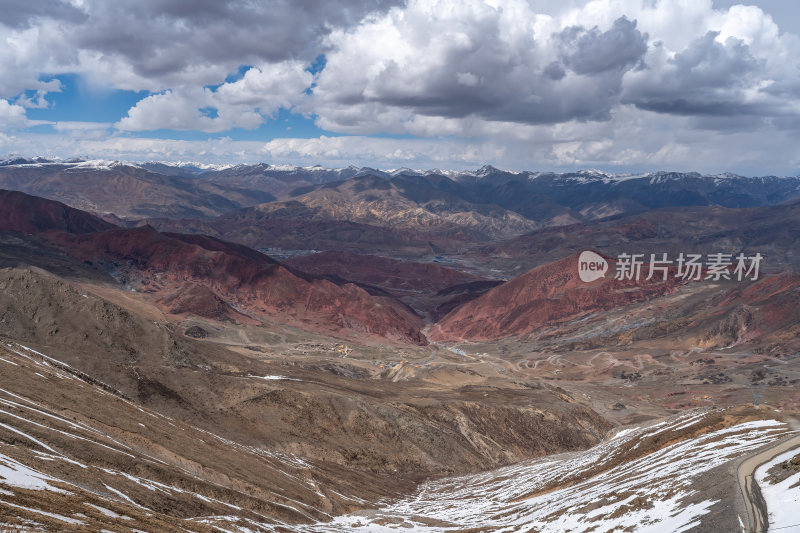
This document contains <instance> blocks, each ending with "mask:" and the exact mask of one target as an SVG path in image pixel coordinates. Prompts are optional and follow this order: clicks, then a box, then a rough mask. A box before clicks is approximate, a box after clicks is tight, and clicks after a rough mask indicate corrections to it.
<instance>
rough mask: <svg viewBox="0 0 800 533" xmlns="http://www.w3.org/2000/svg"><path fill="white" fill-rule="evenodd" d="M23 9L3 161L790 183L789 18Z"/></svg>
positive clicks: (397, 2)
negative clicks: (259, 164) (786, 179)
mask: <svg viewBox="0 0 800 533" xmlns="http://www.w3.org/2000/svg"><path fill="white" fill-rule="evenodd" d="M14 3H15V2H12V6H13V4H14ZM128 4H130V5H128ZM16 7H17V8H16V9H11V10H6V11H7V12H8V14H5V15H3V16H2V17H0V40H3V41H4V44H5V46H2V47H0V156H1V155H2V154H10V153H17V154H21V155H28V156H34V155H45V156H54V157H74V156H86V157H97V158H104V159H129V160H145V159H157V160H197V161H201V162H218V163H237V162H255V161H266V162H270V163H295V164H323V165H327V166H345V165H348V164H357V165H369V166H375V167H381V168H396V167H400V166H409V167H413V168H433V167H439V168H474V167H478V166H481V165H483V164H493V165H495V166H498V167H502V168H510V169H530V170H549V169H576V168H600V169H603V170H609V171H618V172H636V171H639V170H642V171H647V170H655V169H675V170H699V171H702V172H712V173H713V172H723V171H734V172H739V173H744V174H762V175H763V174H792V175H794V174H797V173H798V166H799V165H800V151H798V149H797V148H796V146H800V145H798V142H797V141H798V140H799V139H798V137H800V135H798V132H800V60H798V58H800V38H798V36H797V33H798V25H800V9H798V8H797V7H795V5H794V4H793V3H791V2H780V1H777V0H762V1H761V2H755V3H753V4H752V5H738V4H736V3H735V2H732V1H728V0H715V1H713V2H712V1H711V0H705V1H703V0H692V1H689V0H670V1H665V0H656V1H653V0H638V1H637V0H595V1H592V2H586V1H565V2H547V1H537V0H529V1H526V0H466V1H457V0H436V1H434V0H408V1H401V0H378V1H376V0H346V1H342V2H340V3H338V4H336V5H334V4H332V3H324V2H319V3H314V2H312V3H307V4H304V5H303V6H299V5H296V4H295V3H291V2H288V3H279V4H277V3H275V4H269V5H268V4H253V3H247V2H244V0H225V1H220V2H199V3H198V2H191V1H188V0H186V1H180V0H169V1H167V0H153V1H152V2H148V3H147V4H141V3H137V2H135V1H134V0H120V1H119V2H114V3H109V2H103V1H101V0H62V1H60V2H55V3H54V2H46V1H44V0H29V1H26V2H21V1H20V2H18V6H16ZM267 36H268V37H267Z"/></svg>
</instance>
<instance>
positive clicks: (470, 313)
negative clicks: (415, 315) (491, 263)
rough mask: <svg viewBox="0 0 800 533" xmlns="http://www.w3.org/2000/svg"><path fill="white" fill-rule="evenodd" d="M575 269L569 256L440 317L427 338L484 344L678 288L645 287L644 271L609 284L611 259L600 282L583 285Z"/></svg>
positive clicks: (655, 283)
mask: <svg viewBox="0 0 800 533" xmlns="http://www.w3.org/2000/svg"><path fill="white" fill-rule="evenodd" d="M577 265H578V256H577V255H572V256H569V257H566V258H564V259H561V260H559V261H556V262H553V263H548V264H546V265H543V266H541V267H538V268H535V269H533V270H531V271H529V272H527V273H525V274H523V275H521V276H518V277H516V278H514V279H512V280H511V281H509V282H507V283H504V284H502V285H499V286H498V287H495V288H494V289H491V290H490V291H488V292H487V293H486V294H484V295H483V296H480V297H479V298H476V299H475V300H472V301H471V302H468V303H466V304H464V305H463V306H461V307H459V308H457V309H455V310H453V311H452V312H450V313H448V314H447V315H445V316H444V318H442V320H441V321H440V322H439V323H438V324H436V326H434V327H433V328H432V329H431V332H430V333H429V337H430V338H431V339H435V340H462V339H474V340H487V339H497V338H501V337H509V336H512V335H519V336H523V335H525V334H528V333H531V332H533V331H535V330H537V329H538V328H541V327H543V326H545V325H548V324H554V323H558V322H564V321H567V320H570V319H573V318H576V317H578V316H581V315H584V314H587V313H592V312H597V311H604V310H608V309H614V308H618V307H622V306H625V305H627V304H630V303H634V302H639V301H643V300H648V299H650V298H655V297H657V296H661V295H663V294H666V293H668V292H671V291H673V290H675V288H676V286H677V283H676V281H675V280H674V277H673V276H669V277H668V279H667V281H666V282H663V281H656V280H655V279H654V280H652V281H649V282H648V281H644V279H643V278H644V277H646V276H645V275H644V270H645V269H643V275H642V279H641V280H640V281H639V282H638V283H637V282H635V281H627V280H626V281H617V280H614V279H611V278H613V276H614V271H615V265H614V262H613V260H610V259H609V272H608V273H607V274H606V278H605V279H600V280H597V281H594V282H592V283H584V282H583V281H581V280H580V278H579V277H578V269H577ZM656 277H658V276H656ZM658 279H659V280H660V277H659V278H658Z"/></svg>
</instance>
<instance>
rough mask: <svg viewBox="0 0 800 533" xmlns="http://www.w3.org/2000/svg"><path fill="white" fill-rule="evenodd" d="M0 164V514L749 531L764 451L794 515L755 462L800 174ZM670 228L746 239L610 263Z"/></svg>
mask: <svg viewBox="0 0 800 533" xmlns="http://www.w3.org/2000/svg"><path fill="white" fill-rule="evenodd" d="M109 179H111V182H108V180H109ZM93 183H94V184H100V183H109V185H108V188H105V189H104V188H101V187H99V186H94V185H91V184H93ZM0 186H3V187H8V188H9V189H10V190H3V191H0V208H1V209H0V370H2V382H1V383H0V523H1V524H2V525H3V526H2V527H7V528H10V530H11V531H14V530H20V531H26V530H45V531H65V530H75V531H84V530H88V531H99V530H101V529H104V530H107V531H131V530H134V529H138V530H142V531H175V530H178V529H182V530H187V531H264V532H272V531H275V532H279V531H280V532H288V531H296V532H311V531H319V532H325V531H376V532H377V531H404V530H407V531H509V532H511V531H528V530H533V531H565V530H570V531H594V530H603V531H604V530H607V529H614V528H617V529H618V530H627V531H634V530H636V531H638V530H640V529H641V528H644V527H645V526H646V527H647V528H650V529H641V530H652V531H673V530H674V531H678V530H681V531H723V530H724V531H739V530H742V531H751V530H753V529H752V528H751V525H750V522H749V516H750V514H749V513H750V512H751V511H750V510H752V508H753V505H755V504H754V503H753V501H750V502H749V503H748V501H747V500H743V499H742V495H741V494H740V493H739V492H738V490H739V489H738V484H737V474H736V469H737V468H738V466H737V465H738V464H739V462H740V461H741V460H743V459H745V458H747V457H750V456H754V457H756V456H758V457H761V456H762V455H763V458H764V460H763V462H758V461H760V460H761V459H759V460H758V461H756V463H758V464H754V465H753V470H754V472H756V473H755V474H754V476H755V477H754V478H753V479H757V480H758V483H759V485H760V486H761V491H762V493H763V494H764V496H757V495H756V492H753V494H754V495H753V496H751V498H753V499H757V498H763V500H764V501H765V502H766V503H763V502H761V501H760V500H759V501H758V502H755V503H756V504H758V505H761V506H762V507H764V506H765V507H764V508H766V509H767V511H766V513H764V512H762V513H761V515H760V516H761V518H760V520H761V525H762V527H763V522H764V520H765V519H766V521H767V522H768V523H769V524H774V521H775V520H777V519H778V518H779V517H780V518H781V520H783V518H782V517H781V515H780V513H778V514H774V513H775V512H776V511H773V510H772V509H771V508H770V507H769V506H770V503H769V502H770V501H775V498H781V497H783V496H781V494H784V493H787V491H788V493H790V494H791V489H790V488H787V487H788V485H789V483H787V482H786V480H787V479H795V478H796V473H795V471H794V470H791V468H793V467H790V468H789V472H788V473H787V475H786V476H783V477H782V476H779V475H776V474H774V473H773V474H771V477H769V476H767V475H765V474H763V471H762V470H758V467H759V466H760V465H761V464H766V463H767V462H768V461H771V460H772V459H773V457H772V456H770V457H767V456H768V455H769V454H766V453H765V450H766V449H767V448H770V447H772V446H777V445H781V443H783V442H784V440H787V439H790V438H792V437H793V436H794V435H795V434H796V432H797V431H798V429H800V426H798V423H799V422H798V420H800V387H798V385H800V307H799V306H798V305H797V303H798V302H800V274H798V271H797V268H796V265H797V255H796V250H797V249H798V248H797V244H798V239H800V233H798V231H797V229H796V228H797V227H798V226H797V224H795V222H796V221H797V220H798V216H800V215H799V214H798V210H797V206H798V203H797V199H798V198H800V182H798V181H797V179H796V178H772V177H765V178H745V177H741V176H733V175H726V176H701V175H699V174H693V173H687V174H678V173H653V174H650V175H641V176H639V175H637V176H628V175H624V176H613V175H608V174H602V173H596V172H588V171H587V172H580V173H569V174H560V175H559V174H549V173H533V172H528V173H510V172H504V171H500V170H497V169H494V168H490V167H484V168H482V169H479V170H478V171H475V172H461V173H454V172H442V171H431V172H418V171H410V170H408V169H402V170H399V171H392V172H388V171H377V170H374V169H363V168H355V167H350V168H345V169H323V168H322V167H312V168H303V167H271V166H269V165H254V166H251V167H245V166H239V167H225V168H223V167H213V168H212V167H208V168H202V167H199V166H195V167H193V166H186V165H183V166H180V165H169V164H165V163H139V164H133V163H123V162H96V161H71V162H65V161H55V162H54V161H48V160H21V161H18V160H14V161H7V162H4V163H3V165H0ZM117 187H118V189H117ZM121 191H125V192H124V193H123V192H121ZM655 197H657V198H658V201H657V202H656V203H653V202H654V200H652V198H655ZM522 199H527V201H528V202H529V205H528V206H527V207H526V206H525V205H522V204H523V202H522ZM582 250H593V251H595V252H597V253H598V254H600V256H601V258H604V260H606V261H607V262H608V264H609V274H608V275H606V276H605V277H603V278H600V279H597V280H595V281H591V282H584V281H582V280H581V279H580V277H579V273H578V253H579V252H580V251H582ZM273 251H274V252H275V253H273ZM681 251H686V252H692V253H694V252H699V253H704V254H711V253H716V252H726V253H732V254H733V253H734V252H736V253H738V252H743V253H747V254H752V253H755V252H761V253H762V254H763V255H764V257H765V260H764V265H763V270H762V272H761V275H760V276H759V277H758V279H745V280H742V281H738V280H736V279H735V278H734V279H724V278H723V279H719V280H712V279H705V276H701V279H698V280H685V279H681V278H679V277H678V276H677V272H676V268H675V267H674V266H673V267H670V269H668V270H667V271H666V272H665V276H664V279H662V278H660V277H658V276H657V277H655V278H653V279H645V277H644V276H643V277H642V278H641V279H614V276H613V273H614V271H615V270H616V269H617V268H618V266H617V265H618V263H619V258H618V256H619V254H621V253H647V254H649V253H662V252H663V253H668V254H670V256H676V255H677V254H678V253H680V252H681ZM706 272H707V271H706V270H704V271H703V272H702V273H703V274H705V273H706ZM787 442H788V440H787ZM792 450H794V453H795V455H796V452H797V450H796V449H795V448H793V447H791V446H789V447H787V448H786V449H785V450H784V451H783V452H782V453H783V454H784V455H786V454H789V453H790V452H792ZM781 457H782V459H781V461H789V464H793V463H791V461H792V460H793V457H794V455H791V456H789V455H786V457H783V456H781ZM781 464H783V463H781ZM773 466H774V465H773ZM765 468H766V467H765ZM773 470H774V469H773ZM768 478H769V479H768ZM781 491H783V492H781ZM779 493H780V494H779ZM776 494H778V495H777V496H776ZM772 505H773V506H774V503H773V504H772ZM759 509H761V507H759ZM762 511H763V509H762ZM770 513H773V514H770ZM771 516H772V518H770V517H771ZM764 517H766V518H764Z"/></svg>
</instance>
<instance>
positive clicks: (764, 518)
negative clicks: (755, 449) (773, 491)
mask: <svg viewBox="0 0 800 533" xmlns="http://www.w3.org/2000/svg"><path fill="white" fill-rule="evenodd" d="M798 447H800V435H798V436H795V437H791V438H789V439H786V440H783V441H781V442H779V443H777V444H775V445H774V446H771V447H769V448H767V449H766V450H763V451H761V452H759V453H757V454H756V455H753V456H752V457H748V458H747V459H745V460H744V461H742V463H741V464H740V465H739V468H738V469H737V472H736V478H737V481H738V482H739V491H740V492H741V494H742V499H743V500H744V509H745V514H746V515H747V531H748V533H765V532H766V531H767V529H768V527H769V513H768V512H767V504H766V502H765V501H764V498H763V497H762V496H761V490H760V489H759V488H758V484H757V483H756V482H755V480H754V479H753V475H754V474H755V471H756V469H757V468H758V467H759V466H761V465H762V464H764V463H766V462H768V461H770V460H772V459H773V458H774V457H775V456H777V455H778V454H781V453H783V452H785V451H788V450H791V449H792V448H798Z"/></svg>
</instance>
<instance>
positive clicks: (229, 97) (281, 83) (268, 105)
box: [117, 61, 313, 132]
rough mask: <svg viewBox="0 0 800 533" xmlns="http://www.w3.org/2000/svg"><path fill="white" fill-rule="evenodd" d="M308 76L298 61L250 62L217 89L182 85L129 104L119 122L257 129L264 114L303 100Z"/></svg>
mask: <svg viewBox="0 0 800 533" xmlns="http://www.w3.org/2000/svg"><path fill="white" fill-rule="evenodd" d="M312 79H313V76H312V75H311V74H310V73H309V72H307V71H306V70H305V69H304V66H303V64H302V63H300V62H297V61H290V62H283V63H279V64H275V65H269V64H267V65H264V66H262V67H260V68H255V67H254V68H251V69H249V70H248V71H247V72H246V73H245V75H244V77H242V79H240V80H238V81H235V82H231V83H224V84H222V85H221V86H220V87H218V88H217V89H216V90H212V89H209V88H206V87H182V88H179V89H176V90H174V91H173V90H168V91H165V92H163V93H159V94H154V95H151V96H148V97H146V98H144V99H143V100H140V101H139V102H138V103H137V104H136V105H135V106H134V107H132V108H131V109H130V110H129V111H128V115H127V116H126V117H123V118H122V119H121V120H120V121H119V122H118V123H117V127H118V128H119V129H121V130H128V131H143V130H157V129H162V128H166V129H173V130H200V131H205V132H220V131H226V130H230V129H232V128H244V129H255V128H257V127H259V126H260V125H261V124H262V123H263V122H264V120H265V117H266V116H269V115H272V114H273V113H274V112H275V111H277V110H278V109H280V108H287V109H288V108H291V107H292V106H294V105H295V104H296V103H298V102H300V101H301V100H303V99H304V98H305V96H306V95H305V91H306V89H307V88H308V87H309V86H310V85H311V81H312Z"/></svg>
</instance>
